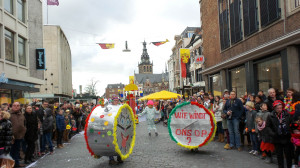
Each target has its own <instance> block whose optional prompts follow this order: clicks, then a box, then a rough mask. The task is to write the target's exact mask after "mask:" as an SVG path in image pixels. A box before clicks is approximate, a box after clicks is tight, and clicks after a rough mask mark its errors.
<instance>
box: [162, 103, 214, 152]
mask: <svg viewBox="0 0 300 168" xmlns="http://www.w3.org/2000/svg"><path fill="white" fill-rule="evenodd" d="M216 125H217V123H216V120H215V118H214V115H213V113H212V112H210V111H208V110H207V109H206V108H205V107H204V106H203V105H200V104H198V103H195V102H187V103H182V104H180V105H178V106H176V107H175V108H174V109H173V110H172V112H171V113H170V117H169V120H168V129H169V134H170V136H171V139H172V140H173V141H175V142H176V143H177V144H178V145H179V146H182V147H184V148H188V149H196V148H199V147H201V146H204V145H206V144H208V143H209V142H210V141H211V140H212V139H213V138H214V136H215V133H216V128H217V127H216Z"/></svg>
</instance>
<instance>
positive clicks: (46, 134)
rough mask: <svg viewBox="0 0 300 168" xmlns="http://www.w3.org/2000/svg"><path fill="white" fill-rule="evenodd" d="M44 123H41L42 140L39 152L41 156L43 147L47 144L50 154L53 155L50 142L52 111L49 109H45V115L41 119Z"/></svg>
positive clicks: (43, 151)
mask: <svg viewBox="0 0 300 168" xmlns="http://www.w3.org/2000/svg"><path fill="white" fill-rule="evenodd" d="M43 118H44V119H43V120H44V122H43V123H42V128H43V137H42V138H43V140H42V148H41V152H42V154H44V153H45V146H46V143H48V147H49V148H50V154H52V153H53V145H52V140H51V132H52V130H53V120H54V119H53V116H52V110H51V109H50V108H46V109H45V115H44V117H43Z"/></svg>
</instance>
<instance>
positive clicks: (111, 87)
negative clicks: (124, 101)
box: [105, 83, 125, 99]
mask: <svg viewBox="0 0 300 168" xmlns="http://www.w3.org/2000/svg"><path fill="white" fill-rule="evenodd" d="M124 87H125V85H124V84H122V83H118V84H108V85H107V87H106V88H105V97H106V98H107V99H111V98H112V96H114V95H117V96H119V90H120V91H123V88H124Z"/></svg>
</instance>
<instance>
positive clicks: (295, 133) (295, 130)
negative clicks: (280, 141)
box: [291, 117, 300, 167]
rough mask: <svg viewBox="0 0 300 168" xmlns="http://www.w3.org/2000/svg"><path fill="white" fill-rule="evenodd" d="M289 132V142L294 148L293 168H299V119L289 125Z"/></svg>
mask: <svg viewBox="0 0 300 168" xmlns="http://www.w3.org/2000/svg"><path fill="white" fill-rule="evenodd" d="M291 130H292V138H291V141H292V143H293V144H294V146H295V153H294V165H295V166H294V167H299V166H300V162H299V156H300V117H298V120H295V121H294V122H293V123H292V124H291Z"/></svg>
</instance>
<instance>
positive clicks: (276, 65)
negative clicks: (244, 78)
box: [256, 58, 283, 93]
mask: <svg viewBox="0 0 300 168" xmlns="http://www.w3.org/2000/svg"><path fill="white" fill-rule="evenodd" d="M256 68H257V69H256V71H257V74H256V75H257V83H258V89H259V90H262V91H264V92H265V93H268V89H269V88H275V89H279V91H282V90H283V82H282V68H281V59H280V58H276V59H272V60H268V61H264V62H262V63H257V64H256Z"/></svg>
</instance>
